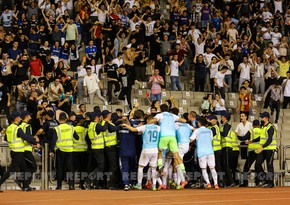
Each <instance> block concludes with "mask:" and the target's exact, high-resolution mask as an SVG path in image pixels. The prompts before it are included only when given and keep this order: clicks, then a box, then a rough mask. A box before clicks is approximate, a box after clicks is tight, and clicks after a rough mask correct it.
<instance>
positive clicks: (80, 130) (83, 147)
mask: <svg viewBox="0 0 290 205" xmlns="http://www.w3.org/2000/svg"><path fill="white" fill-rule="evenodd" d="M74 129H75V132H76V133H77V135H78V136H79V139H78V140H76V139H75V138H73V142H74V143H73V147H74V152H85V151H87V149H88V145H87V142H86V134H87V129H86V128H84V127H82V126H75V127H74Z"/></svg>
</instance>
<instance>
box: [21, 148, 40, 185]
mask: <svg viewBox="0 0 290 205" xmlns="http://www.w3.org/2000/svg"><path fill="white" fill-rule="evenodd" d="M24 158H25V162H26V168H27V171H28V172H30V173H31V176H29V177H28V184H31V181H32V174H33V173H34V172H36V170H37V165H36V161H35V158H34V156H33V154H32V152H30V151H25V152H24Z"/></svg>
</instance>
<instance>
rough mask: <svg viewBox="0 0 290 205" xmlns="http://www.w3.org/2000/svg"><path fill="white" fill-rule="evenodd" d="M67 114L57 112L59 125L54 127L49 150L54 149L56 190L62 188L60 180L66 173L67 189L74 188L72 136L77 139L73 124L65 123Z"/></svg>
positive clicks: (52, 150)
mask: <svg viewBox="0 0 290 205" xmlns="http://www.w3.org/2000/svg"><path fill="white" fill-rule="evenodd" d="M66 121H67V115H66V113H64V112H61V113H60V114H59V123H60V124H59V125H58V126H56V127H55V128H54V132H53V136H52V140H51V144H50V152H51V154H52V153H53V152H54V151H56V173H57V174H56V176H57V187H56V190H61V189H62V180H63V179H64V178H65V176H64V174H66V175H67V178H68V184H69V190H74V189H75V188H74V177H73V171H74V170H73V138H74V139H75V140H78V139H79V136H78V135H77V133H76V132H75V130H74V128H73V126H71V125H68V124H66Z"/></svg>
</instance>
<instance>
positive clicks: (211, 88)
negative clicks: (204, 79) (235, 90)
mask: <svg viewBox="0 0 290 205" xmlns="http://www.w3.org/2000/svg"><path fill="white" fill-rule="evenodd" d="M209 82H210V92H213V91H214V87H215V86H214V78H211V79H210V80H209Z"/></svg>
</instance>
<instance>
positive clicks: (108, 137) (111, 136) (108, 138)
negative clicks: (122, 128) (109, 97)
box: [102, 120, 118, 147]
mask: <svg viewBox="0 0 290 205" xmlns="http://www.w3.org/2000/svg"><path fill="white" fill-rule="evenodd" d="M105 123H106V121H104V120H103V121H102V126H104V125H105ZM110 124H111V125H113V126H115V125H114V124H113V123H110ZM103 135H104V140H105V147H110V146H113V145H117V144H118V142H117V133H116V132H109V131H108V130H106V131H105V132H103Z"/></svg>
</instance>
